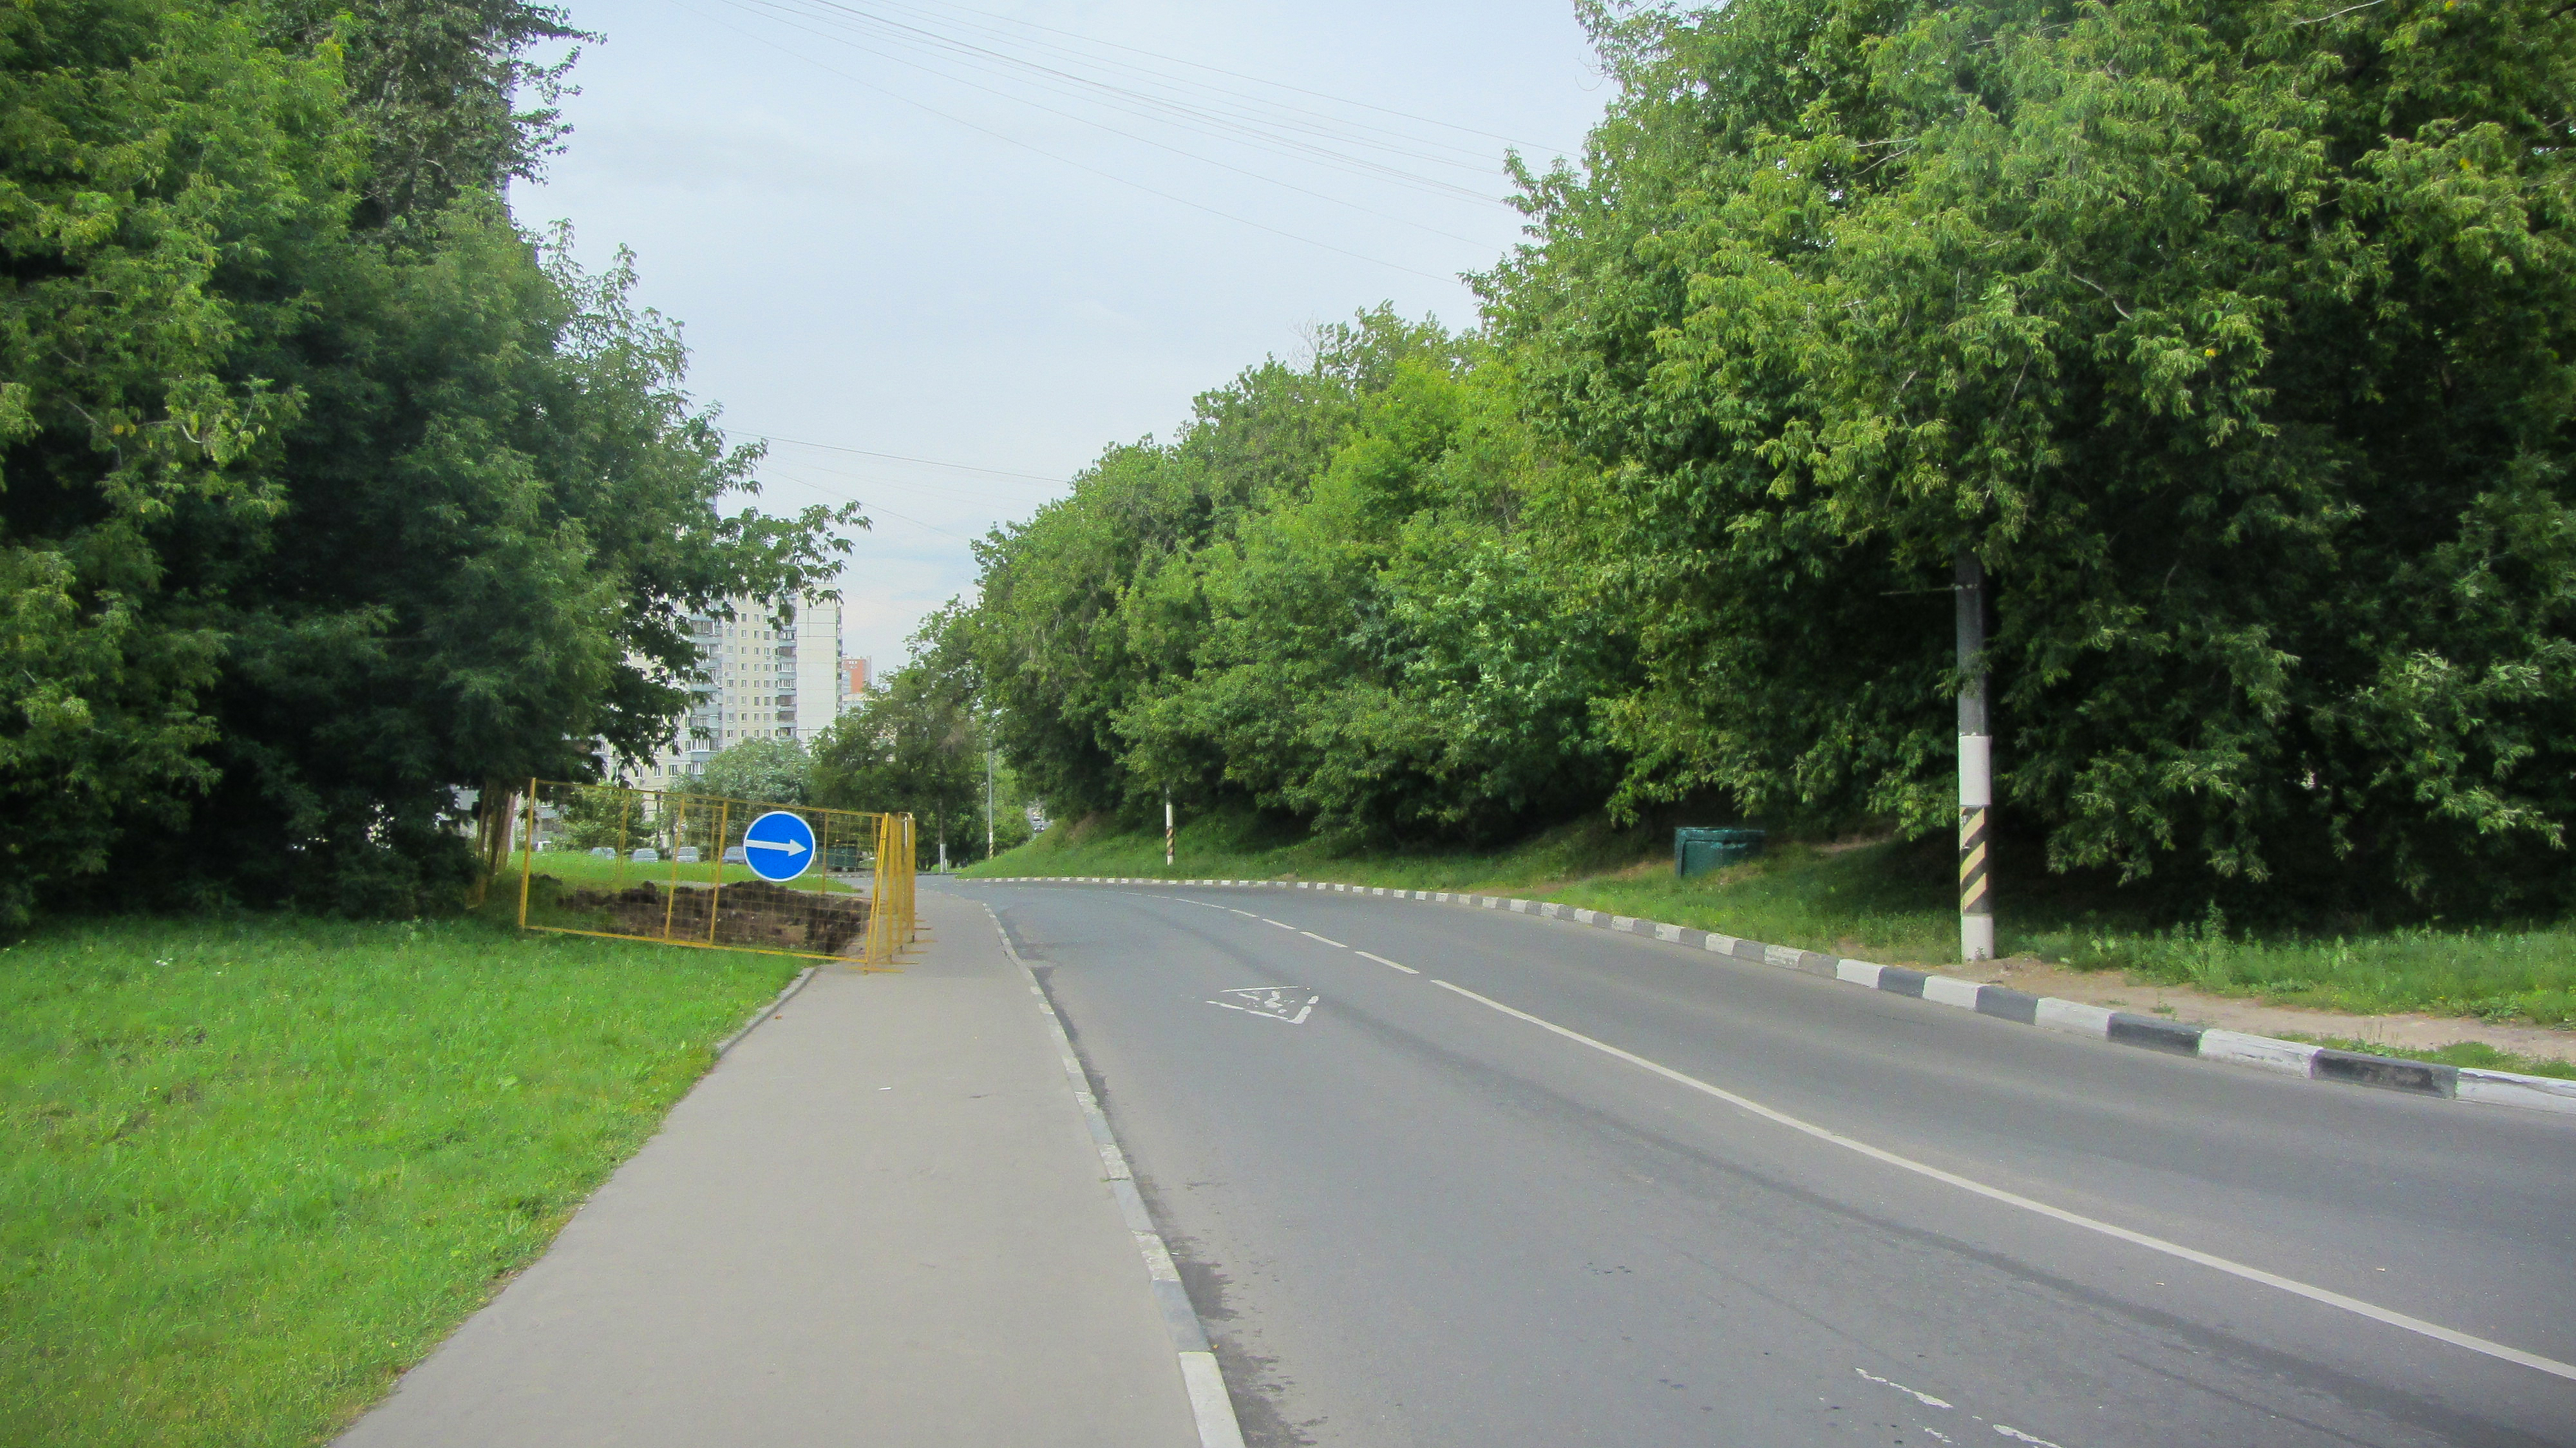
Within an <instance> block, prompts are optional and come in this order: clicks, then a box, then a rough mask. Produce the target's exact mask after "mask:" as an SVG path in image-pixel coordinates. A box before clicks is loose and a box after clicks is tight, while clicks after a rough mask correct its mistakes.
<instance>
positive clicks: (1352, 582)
mask: <svg viewBox="0 0 2576 1448" xmlns="http://www.w3.org/2000/svg"><path fill="white" fill-rule="evenodd" d="M1517 407H1518V403H1517V393H1516V390H1515V385H1514V383H1513V379H1512V372H1511V368H1510V366H1509V363H1508V359H1506V358H1504V357H1502V356H1500V355H1498V354H1496V353H1495V352H1494V351H1493V349H1491V348H1489V347H1486V346H1484V345H1483V344H1481V343H1480V342H1476V341H1473V340H1469V339H1460V338H1454V337H1452V336H1450V335H1449V334H1448V333H1446V332H1444V331H1443V330H1441V329H1440V328H1439V327H1438V326H1437V325H1436V324H1432V323H1414V322H1409V321H1405V320H1403V319H1400V318H1398V317H1396V316H1394V315H1393V313H1392V312H1391V311H1388V310H1387V309H1384V308H1380V309H1378V310H1376V311H1373V312H1368V313H1364V314H1362V315H1361V316H1360V317H1359V318H1358V319H1356V321H1355V322H1353V323H1351V324H1346V325H1340V326H1335V327H1329V328H1325V329H1322V330H1320V331H1319V332H1318V333H1317V335H1316V337H1315V355H1314V357H1313V358H1312V360H1311V361H1310V362H1309V363H1308V364H1307V365H1306V366H1304V367H1303V368H1296V367H1291V366H1288V365H1286V364H1282V363H1280V362H1277V361H1275V360H1274V361H1272V362H1270V363H1268V364H1265V365H1264V366H1262V367H1258V368H1254V369H1251V370H1249V371H1247V372H1245V373H1244V374H1243V375H1242V376H1240V377H1239V378H1237V379H1236V381H1235V382H1234V384H1233V385H1231V386H1230V387H1227V388H1224V389H1220V390H1218V391H1216V392H1211V393H1209V394H1207V395H1206V396H1204V397H1202V398H1200V399H1199V405H1198V408H1197V414H1196V416H1195V417H1194V419H1193V421H1192V422H1191V424H1190V425H1189V427H1188V428H1186V429H1185V430H1184V432H1183V434H1182V436H1181V437H1180V439H1179V440H1177V441H1176V442H1174V443H1172V444H1170V445H1168V446H1162V445H1155V444H1152V443H1144V444H1138V445H1136V446H1133V447H1127V448H1117V449H1112V450H1111V451H1110V452H1109V453H1108V454H1106V455H1104V456H1103V457H1102V459H1101V460H1100V462H1099V463H1098V464H1097V465H1095V467H1093V468H1092V469H1091V470H1089V471H1088V472H1086V473H1085V474H1084V475H1083V476H1082V477H1081V478H1080V479H1078V480H1077V481H1076V484H1075V489H1074V494H1073V496H1072V497H1071V498H1069V499H1066V500H1063V501H1062V502H1059V503H1057V504H1054V505H1051V506H1050V507H1048V508H1046V509H1042V510H1040V512H1039V514H1038V515H1037V517H1035V518H1033V519H1032V520H1030V521H1029V522H1028V523H1027V524H1025V525H1021V526H1018V527H1015V528H1012V529H1009V530H1006V531H1004V532H1002V533H999V534H997V535H995V537H994V538H992V539H991V540H990V541H989V542H988V543H987V544H986V545H985V546H984V548H983V550H982V553H981V559H982V563H983V577H982V580H981V600H980V602H979V603H978V605H977V606H976V608H975V609H974V610H973V611H972V613H971V614H970V615H969V616H967V617H966V618H965V619H964V620H962V621H961V622H962V627H963V635H962V637H963V640H964V642H963V645H962V646H963V647H964V648H965V649H966V650H967V651H968V652H970V653H971V654H972V655H973V657H974V661H975V665H976V668H977V670H978V672H979V677H980V678H981V679H983V680H985V681H987V684H986V687H988V689H989V697H990V699H991V702H992V706H993V710H994V715H995V718H996V719H997V721H998V724H997V727H998V728H999V730H1000V732H1001V737H1002V739H1003V741H1004V745H1005V748H1006V750H1007V751H1008V753H1009V754H1010V756H1011V758H1012V761H1013V763H1014V764H1015V765H1016V766H1017V767H1018V768H1019V769H1021V770H1023V771H1025V773H1026V774H1027V776H1028V777H1029V779H1030V780H1031V782H1032V783H1033V784H1034V785H1035V786H1036V787H1037V788H1038V789H1040V790H1041V791H1042V792H1043V793H1044V794H1045V795H1046V798H1047V799H1048V802H1049V804H1050V805H1051V806H1053V807H1055V808H1057V809H1059V810H1063V811H1077V812H1078V811H1082V810H1088V809H1101V808H1117V807H1122V806H1123V807H1126V808H1129V809H1132V810H1138V811H1140V812H1141V811H1150V810H1151V809H1152V807H1153V805H1154V803H1155V802H1156V801H1157V800H1159V798H1160V797H1161V796H1162V795H1163V793H1164V792H1165V791H1166V790H1169V791H1170V792H1171V793H1172V794H1173V795H1175V796H1176V797H1178V798H1179V799H1180V800H1182V801H1183V802H1184V803H1189V804H1196V805H1207V804H1216V803H1225V802H1231V803H1236V804H1249V805H1252V806H1255V807H1258V808H1261V809H1266V810H1270V811H1274V812H1276V813H1280V814H1285V815H1290V816H1294V817H1296V818H1299V819H1302V820H1304V821H1306V822H1307V823H1309V824H1311V825H1313V826H1315V827H1316V828H1318V829H1319V830H1321V831H1322V832H1324V833H1325V834H1327V835H1328V836H1331V837H1334V838H1337V839H1341V840H1346V841H1361V840H1368V841H1377V842H1386V841H1407V840H1429V839H1438V838H1489V837H1492V836H1495V835H1499V834H1507V833H1510V832H1512V831H1515V830H1518V829H1525V828H1528V827H1530V826H1532V825H1534V824H1539V823H1545V822H1548V821H1550V820H1553V819H1555V818H1559V817H1562V816H1564V815H1567V814H1571V813H1575V812H1579V811H1580V810H1582V809H1585V808H1589V807H1591V806H1592V805H1593V804H1594V803H1595V802H1597V800H1598V799H1599V797H1600V792H1601V791H1602V790H1603V789H1605V788H1606V787H1607V785H1608V782H1609V779H1610V777H1611V774H1610V771H1611V770H1612V769H1613V768H1614V767H1615V765H1614V762H1613V761H1611V760H1610V759H1609V758H1608V756H1607V755H1606V754H1605V753H1604V751H1603V750H1602V749H1601V747H1600V743H1599V739H1598V736H1597V733H1596V731H1595V730H1594V729H1593V727H1592V724H1591V718H1590V707H1591V700H1592V697H1593V696H1594V694H1595V693H1597V692H1599V691H1601V690H1602V689H1604V688H1606V687H1608V682H1607V681H1608V680H1610V679H1612V678H1614V677H1616V676H1617V674H1618V672H1619V670H1621V669H1622V668H1623V667H1624V662H1625V659H1626V652H1625V649H1624V647H1623V646H1622V644H1621V643H1620V641H1619V640H1618V639H1617V638H1616V637H1615V635H1614V633H1613V631H1612V630H1611V629H1610V628H1609V627H1608V620H1607V619H1606V618H1605V617H1604V616H1603V615H1601V613H1600V612H1599V611H1598V610H1597V609H1595V608H1593V607H1592V606H1591V604H1590V603H1589V602H1587V601H1585V600H1583V599H1582V598H1580V597H1578V596H1576V595H1574V594H1573V593H1571V592H1570V591H1569V590H1567V589H1565V588H1562V587H1560V586H1559V585H1560V579H1559V577H1558V575H1559V573H1560V572H1561V564H1560V560H1559V559H1558V558H1557V557H1556V556H1555V554H1554V553H1553V551H1552V550H1551V545H1550V543H1549V539H1550V537H1551V536H1552V534H1553V532H1554V531H1555V520H1557V519H1558V518H1559V516H1560V515H1561V513H1562V512H1563V509H1564V508H1565V507H1566V506H1567V505H1568V504H1569V502H1570V501H1571V499H1572V498H1573V497H1574V496H1576V495H1578V494H1579V492H1580V488H1579V485H1578V483H1577V481H1576V480H1575V479H1573V478H1571V477H1569V476H1568V475H1566V474H1564V473H1563V471H1562V470H1561V469H1560V468H1559V467H1558V466H1557V460H1556V458H1555V457H1554V456H1552V455H1551V454H1550V453H1549V452H1548V451H1547V450H1546V449H1543V448H1541V447H1540V446H1538V445H1537V440H1536V439H1535V438H1534V437H1533V435H1532V434H1531V433H1530V432H1529V430H1528V429H1527V428H1526V427H1524V426H1522V425H1521V423H1520V421H1519V419H1518V416H1517Z"/></svg>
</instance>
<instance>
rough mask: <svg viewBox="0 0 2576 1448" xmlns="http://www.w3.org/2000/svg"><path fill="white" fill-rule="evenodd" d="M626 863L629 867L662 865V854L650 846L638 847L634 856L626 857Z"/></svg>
mask: <svg viewBox="0 0 2576 1448" xmlns="http://www.w3.org/2000/svg"><path fill="white" fill-rule="evenodd" d="M626 862H627V863H628V864H630V865H658V864H660V863H662V852H661V851H660V850H657V849H655V848H653V847H652V846H651V845H643V846H639V847H638V848H637V849H636V851H635V853H634V854H631V855H628V856H627V857H626Z"/></svg>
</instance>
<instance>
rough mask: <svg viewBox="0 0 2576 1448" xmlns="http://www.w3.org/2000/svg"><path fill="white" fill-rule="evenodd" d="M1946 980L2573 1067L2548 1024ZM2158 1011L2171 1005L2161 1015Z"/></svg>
mask: <svg viewBox="0 0 2576 1448" xmlns="http://www.w3.org/2000/svg"><path fill="white" fill-rule="evenodd" d="M1933 968H1934V969H1938V970H1939V971H1940V972H1941V973H1942V974H1944V975H1951V976H1957V977H1959V978H1961V979H1965V980H1974V981H1979V982H1982V983H1984V984H1987V985H2002V986H2009V987H2011V988H2012V989H2014V990H2022V991H2028V992H2030V993H2031V994H2032V995H2045V996H2056V997H2057V998H2058V999H2060V1000H2070V1001H2082V1002H2083V1003H2085V1004H2086V1005H2096V1006H2110V1007H2112V1008H2113V1009H2115V1010H2127V1011H2137V1012H2139V1013H2140V1014H2156V1015H2167V1014H2169V1015H2171V1016H2172V1018H2173V1019H2175V1020H2178V1021H2182V1022H2185V1023H2187V1024H2190V1025H2195V1026H2217V1027H2219V1028H2221V1029H2223V1030H2230V1031H2244V1032H2247V1033H2248V1034H2251V1035H2257V1036H2277V1035H2281V1034H2282V1033H2284V1032H2289V1033H2294V1034H2297V1035H2303V1036H2334V1037H2341V1038H2349V1039H2352V1040H2359V1041H2368V1042H2370V1043H2372V1044H2373V1045H2381V1046H2401V1047H2404V1048H2406V1049H2409V1050H2420V1051H2430V1050H2437V1049H2439V1048H2441V1047H2443V1046H2447V1045H2450V1044H2452V1043H2453V1042H2456V1041H2479V1042H2483V1043H2485V1044H2487V1045H2490V1046H2493V1047H2495V1048H2496V1049H2497V1050H2499V1051H2511V1052H2513V1053H2515V1054H2516V1055H2522V1056H2535V1057H2539V1058H2542V1059H2544V1060H2552V1061H2565V1062H2568V1063H2570V1064H2576V1031H2569V1030H2559V1029H2556V1028H2553V1027H2549V1026H2528V1025H2524V1026H2500V1025H2493V1024H2490V1023H2488V1022H2486V1021H2481V1020H2478V1019H2475V1018H2474V1017H2469V1016H2427V1015H2417V1014H2413V1013H2411V1012H2410V1013H2407V1014H2403V1015H2390V1016H2355V1015H2346V1014H2344V1013H2343V1012H2341V1011H2317V1010H2306V1009H2303V1008H2301V1007H2298V1006H2273V1005H2265V1004H2263V1003H2262V1002H2260V1001H2256V1000H2250V999H2246V998H2244V997H2241V996H2220V995H2210V994H2208V993H2206V992H2203V991H2198V990H2194V989H2192V988H2191V987H2190V986H2186V985H2158V984H2156V983H2155V982H2153V981H2140V980H2132V979H2130V978H2129V976H2128V975H2127V974H2126V973H2125V972H2122V971H2116V970H2095V971H2083V970H2069V969H2067V968H2066V967H2065V966H2062V965H2051V964H2049V963H2048V962H2047V961H2043V960H2031V959H2027V958H2016V959H2012V960H1996V961H1988V962H1985V963H1984V966H1983V968H1982V969H1977V970H1967V969H1963V968H1961V967H1959V966H1955V965H1951V966H1939V967H1933ZM2160 1007H2170V1008H2171V1009H2170V1010H2169V1011H2168V1010H2161V1009H2159V1008H2160Z"/></svg>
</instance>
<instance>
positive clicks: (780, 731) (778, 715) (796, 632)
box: [643, 598, 844, 788]
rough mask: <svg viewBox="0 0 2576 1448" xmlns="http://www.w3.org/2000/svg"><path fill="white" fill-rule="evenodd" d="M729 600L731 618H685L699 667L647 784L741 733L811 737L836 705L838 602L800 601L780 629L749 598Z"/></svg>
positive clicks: (685, 772) (691, 768)
mask: <svg viewBox="0 0 2576 1448" xmlns="http://www.w3.org/2000/svg"><path fill="white" fill-rule="evenodd" d="M731 602H732V605H733V613H734V617H733V618H732V619H730V620H727V619H722V618H717V617H715V616H714V615H712V614H709V615H705V616H701V617H697V618H692V619H690V620H689V633H690V637H691V639H692V640H693V641H694V642H695V643H696V644H697V646H698V655H699V657H700V659H701V660H703V667H702V669H701V671H700V673H699V676H698V678H697V679H696V680H694V681H693V682H692V683H691V684H690V705H689V711H688V713H687V714H686V715H685V716H683V717H682V719H681V720H680V737H679V738H678V739H677V740H675V741H673V742H672V743H670V744H668V745H666V746H664V747H663V749H662V750H661V751H660V753H659V754H658V755H656V756H655V757H654V759H653V760H652V761H651V763H649V764H648V765H647V766H646V767H645V777H644V781H643V783H644V784H645V786H646V787H647V788H655V787H661V786H664V785H668V784H670V783H671V782H673V781H675V780H680V779H685V778H686V777H687V776H689V775H692V774H696V773H698V772H700V771H701V770H703V769H704V768H705V767H706V762H707V760H708V759H709V758H710V757H711V756H713V755H714V754H715V753H716V751H718V750H720V749H729V748H731V747H732V746H734V745H736V744H740V743H742V742H743V741H744V740H747V739H793V740H796V741H797V742H799V743H803V744H811V743H812V742H813V739H814V736H815V735H817V734H819V733H821V732H822V729H823V726H824V725H826V724H829V723H831V722H832V719H833V718H834V716H836V715H838V714H839V713H840V711H841V694H842V687H843V680H844V675H843V671H842V668H841V606H840V604H838V603H837V602H833V601H829V600H825V601H820V602H817V601H814V600H810V599H809V600H806V601H804V602H802V603H800V604H799V605H798V606H797V609H796V619H795V622H793V623H792V624H789V625H787V626H786V627H784V628H782V627H780V626H779V624H778V621H777V620H776V619H774V618H771V617H770V616H769V614H768V611H767V610H765V609H763V608H762V607H761V606H760V605H759V604H758V603H756V602H754V601H753V600H751V599H748V598H737V599H733V600H731Z"/></svg>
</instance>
